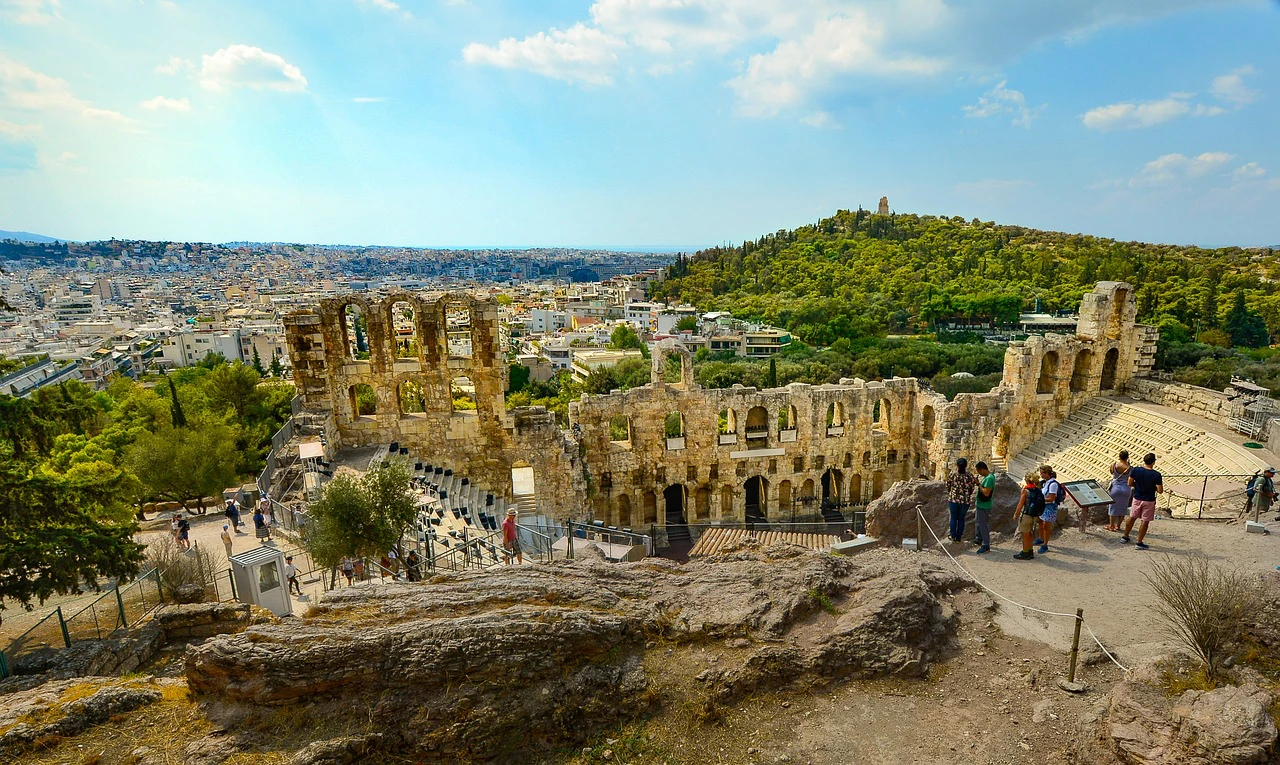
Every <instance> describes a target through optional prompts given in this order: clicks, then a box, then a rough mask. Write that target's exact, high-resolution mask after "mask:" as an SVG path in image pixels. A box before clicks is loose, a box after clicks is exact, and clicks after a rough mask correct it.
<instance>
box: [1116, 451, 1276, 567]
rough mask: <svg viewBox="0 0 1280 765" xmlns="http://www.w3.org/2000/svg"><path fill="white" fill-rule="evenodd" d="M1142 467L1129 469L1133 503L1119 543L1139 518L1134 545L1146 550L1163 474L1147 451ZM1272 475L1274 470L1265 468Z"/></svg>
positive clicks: (1162, 484) (1161, 491)
mask: <svg viewBox="0 0 1280 765" xmlns="http://www.w3.org/2000/svg"><path fill="white" fill-rule="evenodd" d="M1142 465H1143V466H1142V467H1136V468H1134V469H1133V470H1130V471H1129V485H1130V486H1132V487H1133V505H1132V509H1131V510H1130V511H1129V520H1127V521H1125V522H1124V536H1123V537H1121V538H1120V543H1121V544H1128V543H1129V532H1130V531H1132V530H1133V522H1134V521H1136V520H1139V519H1141V520H1142V525H1141V526H1139V527H1138V543H1137V544H1136V545H1134V547H1136V548H1138V549H1139V550H1146V549H1147V544H1146V542H1143V541H1142V540H1143V539H1144V538H1145V537H1146V536H1147V526H1148V525H1149V524H1150V523H1151V522H1152V521H1154V520H1155V519H1156V495H1157V494H1164V476H1162V475H1160V474H1159V473H1158V472H1156V455H1155V453H1154V452H1147V454H1146V456H1144V457H1143V458H1142ZM1267 470H1269V471H1271V473H1272V475H1274V474H1275V471H1274V470H1271V469H1270V468H1267ZM1264 475H1265V473H1264Z"/></svg>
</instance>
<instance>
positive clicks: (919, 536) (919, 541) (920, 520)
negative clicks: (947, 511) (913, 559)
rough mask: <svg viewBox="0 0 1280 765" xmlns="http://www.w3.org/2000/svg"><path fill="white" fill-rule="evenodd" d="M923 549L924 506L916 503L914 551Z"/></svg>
mask: <svg viewBox="0 0 1280 765" xmlns="http://www.w3.org/2000/svg"><path fill="white" fill-rule="evenodd" d="M923 549H924V506H923V505H916V552H920V551H921V550H923Z"/></svg>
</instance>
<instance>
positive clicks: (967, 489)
mask: <svg viewBox="0 0 1280 765" xmlns="http://www.w3.org/2000/svg"><path fill="white" fill-rule="evenodd" d="M977 488H978V478H977V477H976V476H975V475H974V474H973V473H970V472H969V461H968V460H966V459H965V458H964V457H961V458H960V459H958V460H956V471H955V472H954V473H952V474H951V475H948V476H947V509H948V510H949V511H950V513H951V541H952V542H959V541H960V540H962V539H964V520H965V518H964V517H965V516H966V515H968V514H969V505H970V504H971V503H972V502H973V492H974V490H975V489H977Z"/></svg>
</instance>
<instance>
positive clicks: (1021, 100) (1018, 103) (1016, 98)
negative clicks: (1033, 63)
mask: <svg viewBox="0 0 1280 765" xmlns="http://www.w3.org/2000/svg"><path fill="white" fill-rule="evenodd" d="M1007 84H1008V81H1007V80H1001V81H1000V82H999V83H997V84H996V86H995V87H994V88H992V89H991V90H989V91H987V92H986V93H985V94H983V95H981V96H979V97H978V103H976V104H970V105H968V106H966V107H964V113H965V116H966V117H994V116H996V115H1000V114H1011V115H1013V124H1015V125H1021V126H1022V127H1031V122H1032V120H1034V119H1035V118H1036V117H1037V116H1039V114H1040V112H1042V111H1044V106H1043V105H1041V106H1038V107H1036V108H1034V109H1032V108H1031V107H1029V106H1027V97H1026V96H1024V95H1023V94H1022V92H1021V91H1018V90H1013V89H1012V88H1007V87H1005V86H1006V85H1007Z"/></svg>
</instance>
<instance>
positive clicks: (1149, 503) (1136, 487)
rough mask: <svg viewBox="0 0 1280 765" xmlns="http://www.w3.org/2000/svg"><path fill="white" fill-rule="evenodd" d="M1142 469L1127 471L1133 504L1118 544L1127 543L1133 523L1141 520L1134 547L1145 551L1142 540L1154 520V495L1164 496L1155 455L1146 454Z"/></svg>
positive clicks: (1162, 479) (1161, 477) (1151, 453)
mask: <svg viewBox="0 0 1280 765" xmlns="http://www.w3.org/2000/svg"><path fill="white" fill-rule="evenodd" d="M1142 464H1143V467H1136V468H1134V469H1133V470H1130V471H1129V485H1130V486H1132V487H1133V504H1132V505H1130V507H1129V519H1128V520H1126V521H1125V522H1124V536H1123V537H1121V539H1120V544H1128V543H1129V532H1130V531H1131V530H1133V522H1134V521H1136V520H1138V519H1139V518H1140V519H1142V525H1141V526H1139V527H1138V543H1137V544H1136V545H1134V547H1136V548H1138V549H1139V550H1145V549H1147V544H1146V543H1145V542H1143V541H1142V540H1143V538H1144V537H1146V536H1147V525H1148V524H1149V523H1151V522H1152V521H1154V520H1155V519H1156V495H1157V494H1164V477H1163V476H1161V475H1160V474H1159V473H1158V472H1156V469H1155V467H1156V455H1155V453H1154V452H1147V455H1146V456H1145V457H1143V458H1142Z"/></svg>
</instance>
